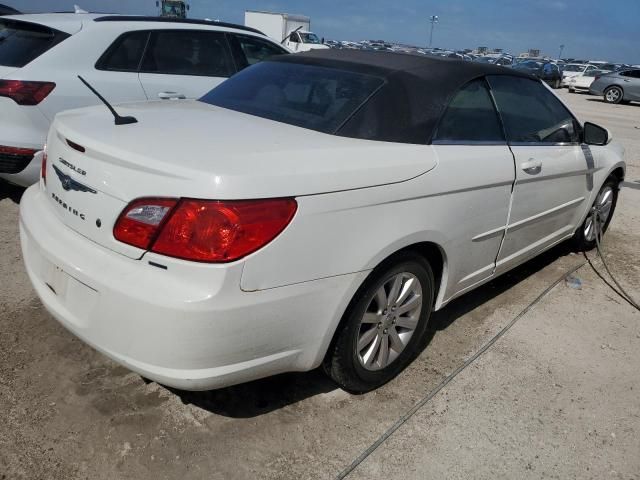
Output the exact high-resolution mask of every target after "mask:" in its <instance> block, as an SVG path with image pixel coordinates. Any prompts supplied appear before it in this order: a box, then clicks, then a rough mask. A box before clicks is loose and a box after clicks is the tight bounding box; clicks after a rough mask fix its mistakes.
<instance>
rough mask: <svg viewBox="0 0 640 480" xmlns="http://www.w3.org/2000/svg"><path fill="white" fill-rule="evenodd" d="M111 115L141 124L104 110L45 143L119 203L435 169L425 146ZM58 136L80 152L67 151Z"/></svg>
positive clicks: (320, 186)
mask: <svg viewBox="0 0 640 480" xmlns="http://www.w3.org/2000/svg"><path fill="white" fill-rule="evenodd" d="M116 109H117V110H118V111H119V113H120V114H121V115H133V116H135V117H136V118H137V119H138V123H135V124H131V125H121V126H116V125H114V121H113V117H112V116H111V114H110V113H109V111H108V110H107V109H106V108H105V107H104V106H96V107H89V108H83V109H79V110H72V111H68V112H65V113H62V114H59V115H58V116H57V117H56V120H55V122H54V124H53V127H52V133H50V136H49V142H50V144H51V142H52V140H53V138H52V136H53V135H56V136H57V137H58V138H56V140H62V145H60V151H59V152H56V155H60V154H63V155H67V156H69V157H70V158H71V159H73V162H74V164H77V165H76V167H78V168H82V169H83V170H86V172H87V173H86V177H85V180H87V181H88V182H89V183H90V184H91V185H92V186H93V187H94V188H96V189H98V190H100V191H103V192H104V193H107V194H109V195H110V196H113V197H116V198H119V199H121V200H124V201H129V200H131V199H133V198H137V197H142V196H150V195H162V196H190V197H199V198H215V199H243V198H268V197H281V196H299V195H310V194H317V193H326V192H335V191H342V190H351V189H357V188H364V187H371V186H376V185H383V184H390V183H397V182H402V181H405V180H408V179H411V178H414V177H416V176H418V175H421V174H422V173H425V172H427V171H429V170H430V169H432V168H434V167H435V165H436V162H435V156H434V155H430V154H429V153H430V150H431V147H430V146H426V145H406V144H397V143H386V142H377V141H367V140H358V139H351V138H344V137H339V136H334V135H328V134H323V133H319V132H316V131H312V130H308V129H304V128H299V127H294V126H291V125H287V124H284V123H279V122H274V121H271V120H266V119H262V118H258V117H254V116H251V115H246V114H243V113H238V112H234V111H231V110H226V109H223V108H220V107H214V106H211V105H208V104H205V103H203V102H198V101H171V100H167V101H161V102H148V103H144V104H129V105H121V106H117V107H116ZM63 138H64V139H68V140H71V141H72V142H75V143H77V144H80V145H82V146H83V147H85V148H86V153H84V154H82V155H79V154H77V152H73V151H71V150H69V149H68V147H67V145H64V143H66V140H63ZM56 150H57V149H56ZM67 160H69V159H67Z"/></svg>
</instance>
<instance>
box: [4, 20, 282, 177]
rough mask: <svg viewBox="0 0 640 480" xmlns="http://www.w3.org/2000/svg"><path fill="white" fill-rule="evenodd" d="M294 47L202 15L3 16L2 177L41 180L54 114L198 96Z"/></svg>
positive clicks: (259, 33)
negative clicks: (40, 155) (40, 154)
mask: <svg viewBox="0 0 640 480" xmlns="http://www.w3.org/2000/svg"><path fill="white" fill-rule="evenodd" d="M282 53H289V51H288V50H287V49H285V48H284V47H282V46H281V45H278V44H277V43H274V42H273V41H272V40H270V39H269V38H268V37H266V36H264V35H263V34H262V33H261V32H259V31H258V30H254V29H251V28H247V27H243V26H239V25H233V24H227V23H222V22H210V21H205V20H178V19H162V18H158V17H139V16H122V15H108V16H105V15H98V14H67V13H64V14H38V15H12V16H7V17H0V178H3V179H5V180H7V181H9V182H11V183H15V184H18V185H23V186H27V185H31V184H33V183H35V182H37V181H38V175H39V169H40V165H39V164H37V161H36V160H34V155H35V153H36V152H37V151H38V150H41V149H42V146H43V144H44V142H45V138H46V135H47V131H48V130H49V125H50V123H51V121H52V120H53V118H54V116H55V115H56V113H58V112H60V111H63V110H68V109H71V108H77V107H83V106H88V105H93V104H97V103H99V102H100V101H99V100H98V98H96V96H95V95H94V94H93V93H91V92H90V91H89V89H87V88H86V87H85V86H84V85H83V84H82V83H81V82H80V80H79V79H78V77H77V76H78V75H81V76H82V77H83V78H85V79H86V80H87V81H88V82H89V83H90V84H91V85H92V86H93V87H94V88H96V89H97V90H98V91H99V92H100V93H101V94H102V95H103V96H104V97H106V98H107V100H109V101H110V102H112V103H122V102H132V101H146V100H158V99H164V100H170V99H181V98H198V97H200V96H202V95H204V94H205V93H207V92H208V91H209V90H211V89H212V88H213V87H215V86H216V85H218V84H219V83H221V82H222V81H223V80H224V79H226V78H228V77H229V76H231V75H233V74H234V73H235V72H237V71H239V70H241V69H243V68H244V67H246V66H248V65H251V64H253V63H256V62H258V61H260V60H262V59H263V58H265V57H268V56H271V55H277V54H282Z"/></svg>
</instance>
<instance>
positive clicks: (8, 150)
mask: <svg viewBox="0 0 640 480" xmlns="http://www.w3.org/2000/svg"><path fill="white" fill-rule="evenodd" d="M37 151H38V150H34V149H33V148H19V147H7V146H5V145H0V155H15V156H16V157H32V158H33V156H34V155H35V154H36V152H37Z"/></svg>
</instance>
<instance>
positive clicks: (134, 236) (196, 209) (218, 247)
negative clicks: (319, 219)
mask: <svg viewBox="0 0 640 480" xmlns="http://www.w3.org/2000/svg"><path fill="white" fill-rule="evenodd" d="M163 202H166V203H163ZM176 203H177V204H176ZM169 205H170V206H169ZM164 206H169V208H167V209H166V210H165V211H164V213H162V212H160V209H161V208H163V207H164ZM141 207H146V208H147V209H151V208H155V209H156V210H155V211H157V212H158V215H157V218H159V220H157V221H156V222H141V221H139V220H138V219H134V218H131V212H139V211H140V208H141ZM172 207H173V208H172ZM296 209H297V204H296V201H295V200H293V199H268V200H235V201H218V200H194V199H181V200H179V201H177V200H174V199H140V200H136V201H134V202H132V203H131V204H130V205H129V206H127V208H126V209H125V210H124V211H123V212H122V214H121V215H120V218H119V219H118V222H117V223H116V226H115V228H114V236H115V237H116V238H117V239H118V240H120V241H122V242H125V243H128V244H130V245H135V246H137V247H140V248H144V249H147V250H151V251H152V252H155V253H160V254H162V255H168V256H171V257H177V258H182V259H185V260H194V261H198V262H212V263H222V262H232V261H234V260H238V259H239V258H242V257H244V256H246V255H248V254H250V253H252V252H255V251H256V250H258V249H260V248H262V247H264V246H265V245H266V244H268V243H269V242H270V241H271V240H273V239H274V238H275V237H276V236H278V234H279V233H280V232H282V231H283V230H284V229H285V227H286V226H287V225H288V224H289V222H290V221H291V219H292V218H293V215H294V214H295V212H296ZM160 213H162V215H160ZM134 216H135V215H134ZM151 216H154V218H156V216H155V215H151ZM142 217H143V218H144V217H145V216H144V215H142Z"/></svg>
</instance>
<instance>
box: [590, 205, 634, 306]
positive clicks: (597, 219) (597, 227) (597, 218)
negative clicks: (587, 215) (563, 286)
mask: <svg viewBox="0 0 640 480" xmlns="http://www.w3.org/2000/svg"><path fill="white" fill-rule="evenodd" d="M591 218H592V220H591V221H592V222H593V228H594V229H595V233H596V249H597V250H598V256H599V257H600V260H602V265H603V266H604V269H605V271H606V272H607V274H608V275H609V277H610V278H611V280H613V283H615V285H616V287H618V290H616V289H615V288H613V287H612V286H611V285H610V284H609V282H607V281H606V280H605V279H604V278H603V277H602V275H600V272H598V271H597V270H596V268H595V267H594V266H593V263H591V261H590V260H589V257H587V254H586V252H585V254H584V255H585V257H587V260H588V261H589V265H591V268H593V270H594V271H595V272H596V273H597V274H598V276H599V277H600V278H602V280H604V282H605V283H606V284H607V285H608V286H609V287H610V288H611V290H613V291H614V292H616V293H617V294H618V295H619V296H620V297H621V298H622V299H623V300H625V301H626V302H627V303H628V304H629V305H631V306H632V307H633V308H635V309H636V310H638V311H640V305H638V302H636V301H635V299H634V298H633V297H632V296H631V295H629V294H628V293H627V292H626V290H625V289H624V288H623V287H622V285H620V283H619V282H618V280H616V277H614V276H613V274H612V273H611V270H609V266H608V265H607V261H606V260H605V258H604V255H603V254H602V247H601V244H600V243H601V242H602V235H603V234H604V232H602V229H601V228H600V215H599V212H598V211H597V210H595V209H594V211H593V213H592V216H591Z"/></svg>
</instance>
